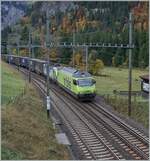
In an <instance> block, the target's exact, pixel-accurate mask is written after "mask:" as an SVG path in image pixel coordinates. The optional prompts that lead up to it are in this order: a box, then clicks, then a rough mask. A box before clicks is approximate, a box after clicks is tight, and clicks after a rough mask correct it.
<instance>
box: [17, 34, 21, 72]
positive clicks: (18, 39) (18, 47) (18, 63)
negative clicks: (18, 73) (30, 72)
mask: <svg viewBox="0 0 150 161" xmlns="http://www.w3.org/2000/svg"><path fill="white" fill-rule="evenodd" d="M17 56H19V36H18V35H17ZM19 66H20V62H19V59H18V70H19Z"/></svg>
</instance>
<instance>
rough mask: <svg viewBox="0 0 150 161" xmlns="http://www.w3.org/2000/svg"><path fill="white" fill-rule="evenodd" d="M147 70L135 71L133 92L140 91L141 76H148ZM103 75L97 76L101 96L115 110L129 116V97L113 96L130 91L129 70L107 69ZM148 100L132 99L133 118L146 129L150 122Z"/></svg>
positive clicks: (133, 74) (141, 98)
mask: <svg viewBox="0 0 150 161" xmlns="http://www.w3.org/2000/svg"><path fill="white" fill-rule="evenodd" d="M147 73H148V71H147V70H140V69H133V73H132V76H133V78H132V90H133V91H140V90H141V89H140V78H139V76H140V75H144V74H147ZM102 75H105V76H96V77H95V79H96V88H97V93H98V94H99V95H104V96H105V98H106V100H107V102H109V103H110V104H111V105H112V106H113V107H114V109H115V110H117V111H118V112H120V113H123V114H125V115H127V114H128V108H127V107H128V100H127V99H128V97H127V96H119V95H115V94H113V90H116V91H128V69H119V68H110V67H105V68H104V70H103V72H102ZM148 104H149V103H148V99H145V98H143V97H141V96H136V97H135V96H133V97H132V116H131V117H132V118H133V119H134V120H136V121H138V122H140V123H142V124H143V125H144V126H145V127H148V122H149V105H148Z"/></svg>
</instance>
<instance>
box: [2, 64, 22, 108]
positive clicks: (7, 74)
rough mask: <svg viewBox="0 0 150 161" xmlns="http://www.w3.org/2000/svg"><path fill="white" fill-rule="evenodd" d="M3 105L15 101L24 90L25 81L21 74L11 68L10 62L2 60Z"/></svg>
mask: <svg viewBox="0 0 150 161" xmlns="http://www.w3.org/2000/svg"><path fill="white" fill-rule="evenodd" d="M1 67H2V96H1V101H2V102H1V103H2V105H3V106H4V105H6V104H8V103H9V102H10V101H13V100H14V99H15V97H16V96H18V95H19V94H21V93H22V92H23V89H24V86H25V81H24V80H23V79H20V78H21V74H20V73H18V72H17V71H16V70H14V69H11V68H10V67H9V66H8V64H5V63H3V62H2V66H1Z"/></svg>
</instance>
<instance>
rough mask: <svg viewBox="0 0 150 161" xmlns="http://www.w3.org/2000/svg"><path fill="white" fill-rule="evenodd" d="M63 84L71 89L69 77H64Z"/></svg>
mask: <svg viewBox="0 0 150 161" xmlns="http://www.w3.org/2000/svg"><path fill="white" fill-rule="evenodd" d="M64 86H65V87H67V88H69V89H71V81H70V80H69V78H64Z"/></svg>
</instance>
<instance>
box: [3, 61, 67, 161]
mask: <svg viewBox="0 0 150 161" xmlns="http://www.w3.org/2000/svg"><path fill="white" fill-rule="evenodd" d="M1 114H2V148H1V151H2V155H1V158H2V159H3V160H4V159H5V160H6V159H7V160H9V159H10V160H16V159H32V160H34V159H36V160H41V159H43V160H48V159H54V160H55V159H62V160H63V159H69V155H68V151H67V149H66V147H65V146H63V145H59V144H57V141H56V139H55V136H54V135H55V132H56V131H55V130H54V129H53V126H52V122H51V121H50V120H47V116H46V112H45V110H44V107H43V103H42V99H41V98H40V96H39V94H38V92H37V91H36V89H35V88H34V87H33V86H31V85H28V83H27V82H26V81H25V80H23V79H22V77H21V74H20V73H18V72H17V71H16V70H14V69H11V68H10V67H9V66H8V65H7V64H5V63H2V113H1Z"/></svg>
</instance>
